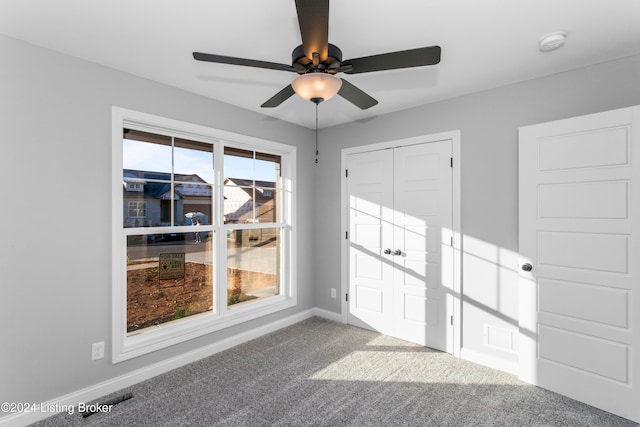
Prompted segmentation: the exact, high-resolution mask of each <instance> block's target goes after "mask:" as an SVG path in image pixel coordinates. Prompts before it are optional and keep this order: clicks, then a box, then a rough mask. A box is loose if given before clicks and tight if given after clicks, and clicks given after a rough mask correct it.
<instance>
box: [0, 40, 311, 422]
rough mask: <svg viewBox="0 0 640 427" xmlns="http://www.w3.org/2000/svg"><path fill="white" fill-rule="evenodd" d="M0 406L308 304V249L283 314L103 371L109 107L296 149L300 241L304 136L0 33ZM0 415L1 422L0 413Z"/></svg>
mask: <svg viewBox="0 0 640 427" xmlns="http://www.w3.org/2000/svg"><path fill="white" fill-rule="evenodd" d="M0 55H1V56H2V58H3V59H2V66H0V129H1V130H2V139H1V147H2V148H1V153H0V182H1V183H2V184H1V187H2V205H1V206H2V208H1V209H0V254H1V255H0V263H1V266H2V267H1V270H0V401H2V402H4V401H9V402H44V401H46V400H48V399H52V398H55V397H58V396H62V395H65V394H67V393H70V392H73V391H76V390H79V389H82V388H84V387H87V386H90V385H93V384H96V383H98V382H101V381H105V380H107V379H110V378H114V377H116V376H118V375H122V374H124V373H127V372H130V371H133V370H135V369H138V368H141V367H143V366H146V365H149V364H152V363H155V362H158V361H161V360H164V359H167V358H169V357H172V356H175V355H177V354H181V353H185V352H188V351H190V350H193V349H196V348H198V347H202V346H204V345H207V344H209V343H212V342H215V341H217V340H220V339H222V338H224V337H227V336H230V335H233V334H235V333H238V332H242V331H245V330H250V329H253V328H255V327H256V326H259V325H263V324H265V323H267V322H269V321H273V320H276V319H278V318H282V317H285V316H288V315H291V314H293V313H295V312H298V311H302V310H305V309H309V308H311V307H313V293H312V291H311V289H312V288H311V285H312V283H311V281H312V268H313V248H309V247H306V245H300V250H299V253H298V255H297V259H298V262H299V266H298V280H299V283H298V286H299V304H298V307H297V308H295V309H290V310H288V311H286V312H283V313H278V314H274V315H271V316H269V318H267V319H266V320H264V319H261V320H256V321H253V322H249V323H247V324H243V325H240V326H238V327H234V328H231V329H228V330H225V331H221V332H218V333H214V334H210V335H208V336H204V337H200V338H198V339H194V340H191V341H188V342H185V343H182V344H180V345H178V346H173V347H171V348H167V349H164V350H162V351H158V352H155V353H153V354H149V355H145V356H142V357H138V358H136V359H133V360H129V361H126V362H123V363H120V364H117V365H111V363H110V357H109V356H107V357H106V358H105V359H102V360H99V361H94V362H92V361H90V353H91V343H93V342H98V341H105V343H106V353H107V355H110V352H111V346H110V344H109V343H110V337H111V184H110V176H111V107H112V106H113V105H116V106H120V107H123V108H128V109H133V110H137V111H141V112H145V113H149V114H156V115H159V116H163V117H168V118H172V119H177V120H183V121H186V122H191V123H197V124H200V125H205V126H210V127H213V128H218V129H224V130H227V131H231V132H237V133H240V134H245V135H251V136H257V137H261V138H265V139H271V140H274V141H280V142H282V143H286V144H291V145H295V146H297V147H298V159H299V165H298V181H297V184H298V198H297V200H296V206H297V213H298V225H299V227H298V238H299V241H300V242H309V241H312V232H313V226H312V217H313V211H312V206H313V205H312V201H311V195H312V194H313V184H312V173H313V171H312V169H310V168H309V167H307V166H306V165H307V164H308V163H309V162H310V161H312V159H313V156H314V154H313V147H312V146H313V144H312V141H313V138H314V136H313V132H312V131H311V130H309V129H307V128H303V127H300V126H295V125H292V124H288V123H285V122H282V121H278V120H273V119H271V118H268V117H266V116H262V115H259V114H255V113H251V112H248V111H246V110H242V109H238V108H235V107H232V106H229V105H226V104H223V103H220V102H215V101H212V100H208V99H205V98H203V97H200V96H197V95H194V94H190V93H186V92H184V91H180V90H177V89H173V88H170V87H168V86H164V85H160V84H158V83H155V82H152V81H149V80H144V79H141V78H137V77H134V76H132V75H129V74H125V73H121V72H118V71H114V70H112V69H109V68H105V67H101V66H98V65H95V64H91V63H88V62H85V61H81V60H78V59H75V58H72V57H69V56H65V55H61V54H58V53H55V52H52V51H50V50H45V49H41V48H37V47H34V46H32V45H28V44H25V43H22V42H19V41H16V40H13V39H10V38H7V37H2V36H0ZM0 415H1V414H0Z"/></svg>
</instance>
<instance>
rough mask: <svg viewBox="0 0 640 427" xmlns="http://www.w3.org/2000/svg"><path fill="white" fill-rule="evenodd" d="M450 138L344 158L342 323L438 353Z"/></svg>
mask: <svg viewBox="0 0 640 427" xmlns="http://www.w3.org/2000/svg"><path fill="white" fill-rule="evenodd" d="M450 158H451V141H450V140H446V141H441V142H434V143H428V144H420V145H411V146H406V147H398V148H395V149H386V150H380V151H372V152H366V153H358V154H352V155H349V156H348V159H347V166H348V171H349V177H348V182H347V193H348V197H349V201H348V203H349V316H348V321H349V323H352V324H355V325H358V326H361V327H366V328H369V329H374V330H377V331H380V332H382V333H385V334H388V335H393V336H396V337H400V338H403V339H406V340H409V341H412V342H416V343H419V344H422V345H427V346H429V347H432V348H436V349H440V350H443V351H446V348H447V342H446V336H447V330H448V329H447V317H448V315H447V304H448V303H449V302H450V300H449V298H451V292H450V290H451V289H452V287H453V249H452V246H451V243H452V236H453V232H452V170H451V166H450Z"/></svg>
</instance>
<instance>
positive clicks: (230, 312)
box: [111, 106, 297, 364]
mask: <svg viewBox="0 0 640 427" xmlns="http://www.w3.org/2000/svg"><path fill="white" fill-rule="evenodd" d="M124 127H129V128H131V127H133V128H135V129H136V130H142V131H148V132H152V133H159V134H167V135H173V136H175V137H184V138H187V139H193V140H196V141H201V142H208V143H212V144H213V145H214V173H215V183H214V194H215V195H214V201H216V202H214V217H215V221H212V222H213V224H214V225H213V226H212V228H213V233H214V236H216V238H215V239H214V240H215V241H214V243H213V244H214V245H216V246H214V260H213V262H214V265H215V272H216V273H215V283H218V284H222V285H221V286H217V287H216V293H215V295H214V301H215V307H214V310H213V312H208V313H203V314H200V315H194V316H189V317H188V318H184V319H182V320H181V321H179V322H175V323H170V324H167V325H164V326H162V327H160V328H157V329H155V330H152V331H151V330H147V331H144V332H142V333H139V334H132V335H129V336H128V335H127V331H126V325H127V305H126V261H125V260H126V235H127V234H132V233H136V232H137V233H140V234H143V233H146V232H148V231H147V230H148V228H145V227H140V228H124V227H123V225H122V224H123V206H122V204H123V191H124V190H123V185H122V129H123V128H124ZM225 146H227V147H233V148H237V149H241V150H253V151H260V152H267V153H269V154H274V155H279V156H281V158H282V165H281V173H282V185H283V188H282V193H283V194H282V222H279V223H261V224H242V227H241V228H243V229H245V228H246V229H251V228H265V227H270V228H280V229H281V247H282V251H283V252H282V256H281V259H280V263H281V264H280V271H281V285H282V286H281V293H280V295H276V296H272V297H269V298H267V299H265V300H262V301H255V302H252V303H250V304H247V305H242V306H235V307H232V308H231V309H228V308H227V306H226V300H227V298H226V285H225V284H226V279H227V278H226V268H220V267H219V266H224V265H225V264H226V244H225V241H226V239H220V238H218V237H219V236H226V231H227V229H228V227H227V226H226V225H225V224H224V216H223V211H224V206H223V203H222V200H223V190H224V182H223V181H224V177H223V174H224V173H223V172H224V171H223V168H224V154H223V153H224V147H225ZM111 155H112V194H111V197H112V207H111V208H112V209H111V217H112V262H111V264H112V280H111V281H112V301H111V306H112V346H111V348H112V361H111V362H112V364H116V363H119V362H123V361H125V360H129V359H132V358H134V357H138V356H141V355H144V354H147V353H150V352H153V351H156V350H160V349H162V348H166V347H169V346H171V345H175V344H178V343H181V342H184V341H187V340H190V339H193V338H196V337H200V336H203V335H206V334H209V333H212V332H215V331H219V330H222V329H225V328H229V327H231V326H234V325H238V324H241V323H244V322H247V321H250V320H253V319H257V318H260V317H262V316H266V315H269V314H272V313H276V312H278V311H281V310H285V309H288V308H291V307H295V306H296V305H297V286H296V283H297V280H296V277H297V272H296V265H297V263H296V259H295V258H296V253H297V251H296V246H297V245H296V233H295V230H296V227H295V203H294V200H296V198H295V190H296V186H295V180H296V147H294V146H292V145H287V144H283V143H280V142H275V141H270V140H266V139H261V138H256V137H252V136H247V135H242V134H237V133H233V132H229V131H224V130H220V129H214V128H210V127H206V126H201V125H196V124H192V123H187V122H183V121H179V120H174V119H169V118H165V117H160V116H155V115H151V114H147V113H142V112H138V111H133V110H128V109H124V108H120V107H116V106H114V107H112V152H111ZM237 228H238V224H235V225H234V229H237ZM172 229H175V230H176V231H178V232H179V231H180V227H173V228H172ZM185 231H192V228H191V227H189V226H187V227H185ZM216 242H217V243H216Z"/></svg>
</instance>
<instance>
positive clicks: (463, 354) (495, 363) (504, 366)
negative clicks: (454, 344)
mask: <svg viewBox="0 0 640 427" xmlns="http://www.w3.org/2000/svg"><path fill="white" fill-rule="evenodd" d="M460 358H461V359H463V360H468V361H469V362H473V363H477V364H478V365H483V366H487V367H489V368H493V369H498V370H500V371H504V372H507V373H509V374H513V375H520V365H519V364H518V363H517V362H511V361H505V360H504V359H500V358H498V357H494V356H490V355H487V354H484V353H480V352H478V351H475V350H469V349H468V348H464V347H463V348H462V349H460Z"/></svg>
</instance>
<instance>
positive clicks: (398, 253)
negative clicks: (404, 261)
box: [393, 249, 402, 255]
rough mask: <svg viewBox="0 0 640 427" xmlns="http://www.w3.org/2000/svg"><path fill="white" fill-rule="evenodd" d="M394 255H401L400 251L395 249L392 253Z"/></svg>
mask: <svg viewBox="0 0 640 427" xmlns="http://www.w3.org/2000/svg"><path fill="white" fill-rule="evenodd" d="M393 254H394V255H402V251H401V250H400V249H396V250H395V251H393Z"/></svg>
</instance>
